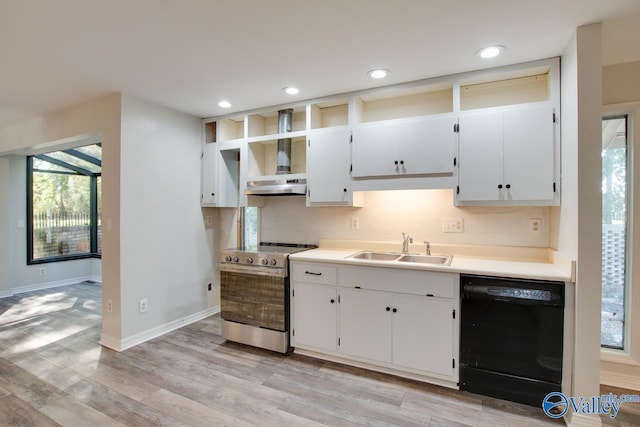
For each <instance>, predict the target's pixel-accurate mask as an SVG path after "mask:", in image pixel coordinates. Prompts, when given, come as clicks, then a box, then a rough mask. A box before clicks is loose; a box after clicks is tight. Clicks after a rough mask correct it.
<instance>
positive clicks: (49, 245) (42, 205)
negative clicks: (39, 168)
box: [33, 172, 91, 259]
mask: <svg viewBox="0 0 640 427" xmlns="http://www.w3.org/2000/svg"><path fill="white" fill-rule="evenodd" d="M89 180H90V178H89V177H88V176H82V175H67V174H57V173H40V172H34V173H33V259H42V258H50V257H56V256H68V255H77V254H88V253H90V250H91V245H90V223H91V214H90V209H89V206H90V196H89Z"/></svg>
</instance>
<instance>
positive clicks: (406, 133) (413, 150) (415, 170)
mask: <svg viewBox="0 0 640 427" xmlns="http://www.w3.org/2000/svg"><path fill="white" fill-rule="evenodd" d="M455 123H456V119H455V118H453V117H447V118H438V119H424V120H420V121H417V122H414V123H407V124H405V125H400V126H399V128H400V129H398V134H399V135H400V139H399V141H398V158H399V160H400V173H401V174H406V175H427V174H435V173H453V158H454V157H455V152H456V134H455V132H454V131H453V125H454V124H455Z"/></svg>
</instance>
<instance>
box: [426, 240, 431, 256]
mask: <svg viewBox="0 0 640 427" xmlns="http://www.w3.org/2000/svg"><path fill="white" fill-rule="evenodd" d="M424 244H425V245H427V255H431V242H429V241H427V240H425V241H424Z"/></svg>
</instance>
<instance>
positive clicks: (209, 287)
mask: <svg viewBox="0 0 640 427" xmlns="http://www.w3.org/2000/svg"><path fill="white" fill-rule="evenodd" d="M207 290H208V291H211V283H209V285H208V286H207Z"/></svg>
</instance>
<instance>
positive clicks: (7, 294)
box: [0, 289, 13, 298]
mask: <svg viewBox="0 0 640 427" xmlns="http://www.w3.org/2000/svg"><path fill="white" fill-rule="evenodd" d="M11 296H13V292H11V289H9V290H6V291H0V298H6V297H11Z"/></svg>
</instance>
